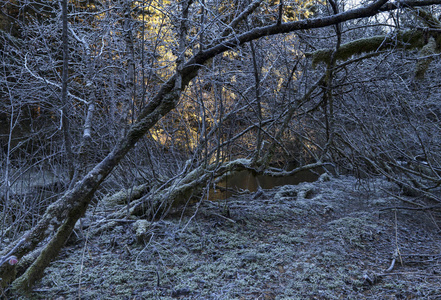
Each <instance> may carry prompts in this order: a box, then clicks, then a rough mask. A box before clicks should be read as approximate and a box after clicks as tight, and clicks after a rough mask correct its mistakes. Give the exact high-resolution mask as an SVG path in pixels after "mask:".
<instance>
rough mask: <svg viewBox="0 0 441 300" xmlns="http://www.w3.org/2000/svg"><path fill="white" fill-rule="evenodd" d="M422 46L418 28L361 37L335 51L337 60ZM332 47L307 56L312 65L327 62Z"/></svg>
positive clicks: (422, 36)
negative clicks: (310, 58) (393, 33)
mask: <svg viewBox="0 0 441 300" xmlns="http://www.w3.org/2000/svg"><path fill="white" fill-rule="evenodd" d="M423 46H424V35H423V32H422V31H420V30H408V31H400V32H398V33H397V34H396V35H392V34H390V35H378V36H373V37H368V38H362V39H358V40H355V41H351V42H349V43H346V44H343V45H341V46H340V48H339V49H338V52H337V53H336V58H337V60H342V61H345V60H348V59H349V58H351V57H352V56H354V55H361V54H364V53H373V52H378V53H379V52H380V51H383V50H388V49H414V48H421V47H423ZM333 51H334V50H333V49H321V50H317V51H315V52H312V53H307V54H306V55H307V56H311V57H312V65H313V66H316V65H317V64H319V63H321V62H324V63H329V59H330V57H331V54H332V52H333Z"/></svg>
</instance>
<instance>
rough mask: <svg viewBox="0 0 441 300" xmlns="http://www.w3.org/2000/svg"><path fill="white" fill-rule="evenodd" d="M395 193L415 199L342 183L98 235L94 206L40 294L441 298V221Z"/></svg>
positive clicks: (232, 202) (286, 189) (255, 196)
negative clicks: (407, 208) (412, 208)
mask: <svg viewBox="0 0 441 300" xmlns="http://www.w3.org/2000/svg"><path fill="white" fill-rule="evenodd" d="M394 195H397V196H399V197H401V198H402V199H405V200H412V201H418V199H411V198H408V197H405V196H402V195H400V193H399V190H397V189H396V188H395V187H394V186H393V185H391V184H389V183H387V182H385V181H384V180H381V179H375V180H369V181H365V182H359V181H357V180H356V179H354V178H352V177H340V178H338V179H336V178H333V179H331V180H330V181H318V182H315V183H302V184H300V185H297V186H283V187H280V188H276V189H272V190H265V191H263V192H262V191H259V192H256V193H252V194H244V195H240V196H236V197H233V198H230V199H227V200H222V201H219V202H210V201H204V202H202V203H201V204H200V205H197V204H195V205H192V206H191V207H189V208H187V209H186V211H185V213H184V214H183V215H182V214H180V213H178V212H176V213H173V214H171V215H170V216H169V217H167V218H166V219H164V220H161V221H157V222H153V223H151V222H145V221H137V222H136V221H130V222H123V221H122V220H119V221H114V222H110V221H108V222H107V227H106V228H107V229H106V230H101V231H98V230H97V228H99V227H100V226H101V228H103V227H102V226H103V224H105V223H103V222H101V223H100V225H98V223H97V222H96V221H93V220H99V219H102V218H103V214H104V213H103V212H102V209H103V208H102V207H98V208H97V209H96V210H95V213H94V215H90V216H88V217H87V218H86V221H85V222H84V223H85V224H86V225H87V223H88V222H89V223H90V224H89V225H91V226H89V227H88V228H90V230H88V229H86V230H85V231H84V232H83V233H82V232H80V231H78V232H77V234H78V236H79V237H73V238H72V241H71V242H70V244H69V245H68V246H67V247H66V248H65V249H64V250H63V252H62V253H61V255H60V256H59V257H58V259H57V260H56V261H54V262H53V263H52V265H51V267H49V268H48V269H47V270H46V274H45V277H44V278H43V280H42V282H41V283H40V284H39V285H38V286H36V288H35V290H34V292H33V293H32V297H33V298H35V299H59V300H61V299H79V298H80V299H441V243H440V237H441V233H440V231H439V228H438V227H437V224H436V223H437V222H438V224H439V222H440V220H441V217H440V215H439V214H438V213H436V212H429V211H426V212H423V211H417V210H402V209H399V210H393V209H392V208H393V207H396V206H399V207H405V206H406V207H408V206H409V204H408V203H406V202H403V201H402V200H400V199H398V198H397V197H395V196H394ZM196 210H197V213H196ZM88 220H89V221H88ZM145 229H146V230H145ZM136 230H138V234H137V233H136ZM82 234H84V237H83V238H80V237H81V235H82ZM394 254H395V256H394ZM394 257H395V258H396V262H395V264H394V266H393V268H392V269H391V270H387V269H388V268H389V267H390V266H391V263H392V260H393V258H394Z"/></svg>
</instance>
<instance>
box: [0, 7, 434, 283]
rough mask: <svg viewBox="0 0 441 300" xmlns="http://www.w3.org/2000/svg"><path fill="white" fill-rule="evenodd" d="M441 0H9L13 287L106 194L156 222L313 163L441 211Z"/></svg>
mask: <svg viewBox="0 0 441 300" xmlns="http://www.w3.org/2000/svg"><path fill="white" fill-rule="evenodd" d="M63 3H64V5H66V10H65V11H63V9H62V5H61V4H63ZM439 3H440V1H437V0H431V1H404V2H403V1H401V2H400V3H399V5H398V3H393V2H388V1H387V0H379V1H375V2H367V3H365V4H363V3H360V4H359V6H357V7H351V6H350V5H351V4H350V3H346V2H345V1H341V2H335V1H328V2H320V1H317V2H316V1H304V2H296V3H291V2H289V3H284V2H283V1H263V0H256V1H253V2H250V1H236V2H231V1H203V0H201V1H198V2H194V1H191V0H186V1H182V2H173V1H158V2H156V1H129V0H120V1H111V2H107V1H70V2H68V1H64V2H63V1H62V2H58V1H49V0H47V1H46V0H39V1H34V2H29V1H21V0H10V1H7V2H6V3H5V4H3V5H2V6H1V14H0V39H1V41H2V43H1V45H2V46H1V47H2V48H1V49H2V52H1V54H0V60H1V72H0V75H1V77H0V143H1V146H2V147H1V149H0V156H1V165H0V175H1V182H0V184H1V194H0V222H1V225H0V227H1V231H0V236H1V239H0V240H1V241H2V242H1V244H0V247H1V248H2V249H3V253H2V255H6V254H14V253H15V254H16V255H17V256H18V257H19V258H22V257H24V256H25V255H28V256H27V259H26V260H25V259H23V260H22V262H21V264H20V265H19V276H21V277H19V278H18V279H17V280H15V281H14V279H15V275H13V276H12V275H11V276H10V274H11V272H12V271H11V267H10V266H6V264H5V265H4V266H3V269H2V270H1V273H0V274H2V278H3V279H4V280H3V281H2V283H3V284H6V283H7V281H13V282H14V287H15V290H16V291H21V290H23V289H25V288H28V287H29V286H30V285H32V284H33V283H34V282H35V280H38V278H39V276H41V274H42V272H43V270H44V268H45V267H46V266H47V265H48V264H49V262H50V260H51V259H52V258H53V257H54V256H55V255H57V253H58V251H59V249H60V248H61V247H62V246H63V244H64V242H65V241H66V239H67V237H68V236H69V234H70V232H71V231H72V229H73V226H74V225H75V223H76V221H77V220H78V219H79V218H80V217H81V216H82V215H83V214H84V212H85V211H86V209H87V207H88V206H89V204H90V203H91V201H92V200H93V199H96V200H97V201H98V200H100V199H103V198H105V196H106V195H107V196H109V195H113V198H118V199H116V201H122V202H123V203H127V202H129V201H130V200H133V201H132V202H131V203H128V204H127V206H126V207H125V208H124V209H123V210H121V211H115V212H114V213H113V215H112V217H118V218H121V217H123V216H125V215H126V214H127V213H129V214H137V215H144V216H145V217H147V218H159V217H161V216H164V214H165V213H166V212H167V210H168V209H169V208H170V207H171V206H177V205H180V204H185V203H186V202H187V201H190V200H192V199H193V200H194V199H204V198H206V197H208V196H209V195H207V194H208V193H209V187H210V186H213V184H214V183H218V182H219V181H220V180H222V179H224V178H225V177H226V176H227V175H231V174H232V173H234V172H237V171H241V170H248V171H249V172H250V173H252V174H253V175H257V174H261V175H268V176H274V177H282V176H288V175H292V174H294V173H296V172H298V171H301V170H305V169H308V168H310V169H314V170H315V171H319V172H332V173H334V174H341V173H351V174H356V175H357V176H360V177H363V178H364V177H366V176H371V175H383V176H386V177H387V178H388V179H389V180H392V181H394V182H395V183H397V184H398V185H399V186H400V187H402V188H403V191H404V192H406V193H412V194H418V195H422V196H424V199H425V200H428V199H430V201H435V202H439V201H440V198H439V196H438V195H437V194H438V192H439V185H440V183H441V177H440V174H441V157H440V153H441V152H440V150H441V149H440V146H441V145H440V141H441V139H440V117H441V115H440V114H441V107H440V106H441V105H440V104H439V101H438V100H439V97H440V93H439V86H440V82H439V80H440V76H439V70H440V65H439V55H438V53H439V50H440V46H441V37H440V32H441V24H440V22H439V21H438V17H439V7H438V6H437V4H439ZM63 20H64V21H65V26H63ZM63 37H64V38H63ZM63 75H65V76H63ZM121 190H122V191H125V192H122V193H121V192H120V193H117V192H118V191H121ZM115 195H116V196H115ZM107 198H109V197H107ZM110 198H111V197H110ZM57 199H58V200H57ZM419 205H425V202H421V203H420V204H419ZM25 231H27V233H26V235H25V237H24V238H22V239H20V237H21V236H23V233H24V232H25ZM17 243H19V244H17ZM17 245H18V246H17ZM14 247H15V248H14ZM11 249H13V250H14V251H12V252H13V253H12V252H11ZM35 249H37V250H35ZM25 271H26V272H25ZM7 274H9V275H7Z"/></svg>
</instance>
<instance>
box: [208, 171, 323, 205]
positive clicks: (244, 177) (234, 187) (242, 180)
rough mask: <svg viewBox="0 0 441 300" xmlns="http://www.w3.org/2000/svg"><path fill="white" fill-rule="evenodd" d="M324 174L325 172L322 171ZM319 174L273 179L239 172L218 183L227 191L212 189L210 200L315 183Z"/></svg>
mask: <svg viewBox="0 0 441 300" xmlns="http://www.w3.org/2000/svg"><path fill="white" fill-rule="evenodd" d="M322 172H323V171H322ZM319 175H320V174H319V173H318V172H313V171H311V170H306V171H301V172H299V173H297V174H295V175H292V176H286V177H273V176H268V175H258V176H254V175H253V174H252V173H251V172H250V171H239V172H237V173H235V174H234V175H232V176H230V177H229V178H227V180H225V181H222V182H220V183H218V185H219V186H220V187H222V188H223V189H226V191H220V190H214V189H210V194H209V197H208V199H209V200H222V199H226V198H228V197H231V196H232V195H233V193H234V191H240V190H248V191H250V192H255V191H257V189H258V188H259V186H260V187H261V188H262V189H272V188H274V187H276V186H281V185H295V184H299V183H301V182H314V181H316V180H317V179H318V177H319Z"/></svg>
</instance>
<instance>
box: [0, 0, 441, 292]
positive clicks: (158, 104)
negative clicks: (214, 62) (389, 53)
mask: <svg viewBox="0 0 441 300" xmlns="http://www.w3.org/2000/svg"><path fill="white" fill-rule="evenodd" d="M387 1H388V0H378V1H375V2H373V3H371V4H370V5H367V6H363V7H360V8H356V9H353V10H349V11H346V12H343V13H340V14H337V15H333V16H326V17H322V18H316V19H307V20H300V21H295V22H289V23H282V24H281V23H279V22H278V23H276V24H273V25H268V26H264V27H259V28H254V29H251V30H250V31H248V32H245V33H242V34H237V35H234V36H233V37H231V38H230V37H229V36H228V35H229V34H230V32H231V29H232V28H234V27H236V26H237V25H238V24H239V23H240V22H242V21H243V20H245V19H246V18H247V16H248V15H250V14H251V13H252V12H253V11H254V10H255V9H256V8H257V7H258V6H259V5H260V3H261V2H262V0H256V1H254V2H252V3H251V4H250V5H249V6H248V7H247V8H246V9H245V10H244V11H243V12H242V13H241V14H240V15H238V16H237V17H236V19H234V20H233V21H232V22H231V24H230V25H231V26H229V27H228V28H227V29H225V31H224V32H223V33H222V34H221V35H220V37H219V38H218V39H217V40H215V41H214V42H213V43H212V44H211V45H210V46H207V47H206V50H201V51H200V52H198V53H197V54H195V55H194V56H193V57H192V58H191V59H189V60H188V61H187V62H186V63H184V64H182V67H181V68H179V69H178V71H177V73H175V74H174V75H173V76H172V77H170V78H169V79H168V81H167V82H166V83H164V84H163V85H162V87H161V89H160V90H159V92H158V93H157V94H156V96H155V97H154V98H153V99H152V100H151V101H150V102H149V104H148V105H147V106H146V107H145V108H144V109H143V111H142V112H141V114H140V116H139V118H138V121H137V122H136V123H135V124H134V125H133V126H132V127H131V128H130V129H129V131H128V132H127V134H126V136H124V137H122V138H121V139H120V141H119V142H118V143H117V145H116V146H115V148H114V149H113V150H112V152H111V153H110V154H108V155H107V157H106V158H105V159H104V160H103V161H102V162H100V163H99V164H98V165H97V166H96V167H95V168H93V169H92V170H91V171H90V172H89V173H88V174H87V175H86V176H85V177H84V178H83V179H82V180H80V181H79V182H78V183H77V184H75V186H74V187H73V188H72V189H71V190H68V191H67V192H66V193H65V194H64V195H63V196H62V198H60V199H59V200H58V201H56V202H55V203H53V204H52V205H51V206H49V207H48V209H47V211H46V213H45V214H44V215H43V216H42V218H41V219H40V221H39V222H38V223H37V225H36V226H35V227H34V228H32V229H31V230H30V231H29V232H28V233H27V239H26V242H25V243H23V244H22V245H20V246H19V247H18V248H17V251H16V252H15V254H16V256H17V257H19V258H21V257H23V256H24V255H26V254H27V253H29V252H31V251H32V250H33V249H35V248H36V247H37V245H38V244H40V243H41V242H42V241H43V240H44V239H45V238H47V237H48V236H49V234H50V232H51V231H54V230H55V231H56V233H55V235H54V236H53V237H52V239H51V240H50V242H49V243H48V244H47V245H46V246H45V247H44V249H43V251H42V252H41V254H40V255H39V257H38V258H37V260H36V261H35V262H34V263H33V264H32V265H31V266H30V267H29V268H28V270H27V271H26V272H25V273H24V274H23V275H22V276H21V277H19V278H18V279H17V280H16V281H15V282H14V283H13V288H14V290H15V291H17V292H23V291H26V290H29V289H30V288H31V287H32V285H33V284H34V282H35V281H36V280H38V279H40V278H41V277H42V275H43V272H44V269H45V268H46V267H47V266H48V264H49V263H50V261H51V260H52V259H53V258H54V257H55V256H56V255H57V254H58V253H59V251H60V249H61V248H62V246H63V244H64V242H65V241H66V239H67V238H68V236H69V234H70V233H71V231H72V229H73V226H74V224H75V223H76V221H77V220H78V219H79V218H80V217H81V216H82V214H84V212H85V211H86V209H87V206H88V205H89V203H90V201H91V199H92V197H93V195H94V193H95V191H96V190H97V189H98V187H99V186H100V184H101V183H102V182H103V181H104V179H105V178H106V177H107V176H108V175H109V174H110V172H111V171H112V170H113V169H114V168H115V166H117V165H118V163H119V162H120V161H121V159H122V158H123V157H124V156H125V155H126V154H127V152H128V151H129V150H130V149H132V148H133V147H134V145H135V144H136V142H137V141H138V140H139V139H140V138H141V137H142V136H143V135H144V134H145V133H146V132H147V131H148V130H149V129H150V128H152V127H153V126H154V125H155V124H156V123H157V122H158V120H159V119H160V118H162V117H163V116H164V115H166V114H167V113H169V112H170V111H171V110H173V109H174V108H175V107H176V105H177V103H178V100H179V98H180V93H181V91H182V90H184V89H185V88H186V86H187V85H188V83H189V82H190V81H191V80H192V79H193V78H194V77H196V75H197V73H198V71H199V69H200V68H201V66H202V65H203V64H204V63H205V62H206V61H207V60H209V59H211V58H213V57H214V56H216V55H218V54H220V53H223V52H225V51H228V50H230V49H232V48H235V47H237V46H239V45H242V44H244V43H246V42H249V41H252V40H255V39H258V38H261V37H264V36H270V35H275V34H280V33H288V32H293V31H297V30H303V29H312V28H320V27H327V26H330V25H334V24H338V23H342V22H345V21H347V20H353V19H358V18H363V17H368V16H373V15H375V14H377V13H378V12H379V11H380V9H381V8H382V6H383V5H384V4H385V3H386V2H387ZM437 2H441V1H440V0H432V1H426V2H425V3H424V5H430V4H434V3H437ZM418 3H419V2H417V3H414V2H409V5H410V6H416V5H418ZM393 9H396V7H392V8H388V7H386V8H383V10H393ZM15 246H16V244H15V245H14V244H13V245H10V246H9V247H7V248H6V249H4V250H3V253H2V254H5V253H8V252H9V251H10V250H11V249H13V248H14V247H15ZM5 272H7V271H6V269H5V267H4V266H3V267H1V268H0V277H2V278H5V275H6V274H5Z"/></svg>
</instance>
